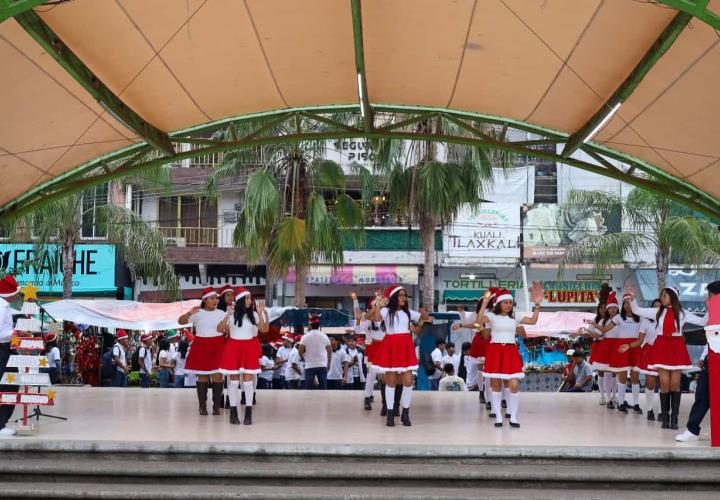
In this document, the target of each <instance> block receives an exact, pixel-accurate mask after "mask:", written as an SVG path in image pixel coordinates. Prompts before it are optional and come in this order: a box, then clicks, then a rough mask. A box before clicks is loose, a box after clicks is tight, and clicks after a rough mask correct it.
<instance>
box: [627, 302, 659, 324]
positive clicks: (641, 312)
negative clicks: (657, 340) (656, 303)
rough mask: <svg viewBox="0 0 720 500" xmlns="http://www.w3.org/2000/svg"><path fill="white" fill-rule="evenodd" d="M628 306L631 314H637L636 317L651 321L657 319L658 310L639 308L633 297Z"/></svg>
mask: <svg viewBox="0 0 720 500" xmlns="http://www.w3.org/2000/svg"><path fill="white" fill-rule="evenodd" d="M630 306H632V312H633V314H637V315H638V316H642V317H643V318H647V319H652V320H654V319H655V318H657V312H658V310H657V309H656V308H654V307H640V305H639V304H638V303H637V300H635V297H633V299H632V300H631V301H630Z"/></svg>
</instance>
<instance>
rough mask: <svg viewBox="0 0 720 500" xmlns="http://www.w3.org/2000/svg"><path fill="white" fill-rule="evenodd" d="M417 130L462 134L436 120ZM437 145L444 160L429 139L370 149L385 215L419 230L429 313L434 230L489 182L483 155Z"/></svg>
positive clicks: (476, 201) (478, 197) (476, 199)
mask: <svg viewBox="0 0 720 500" xmlns="http://www.w3.org/2000/svg"><path fill="white" fill-rule="evenodd" d="M473 126H476V127H482V126H481V125H478V124H473ZM417 127H419V128H420V130H419V131H422V130H429V129H431V128H435V129H436V131H439V132H442V131H446V132H447V133H448V134H451V135H463V134H464V133H465V130H464V129H462V128H461V127H458V126H457V124H455V123H452V122H448V121H446V120H443V119H441V118H429V119H427V120H425V121H423V122H420V123H419V124H417ZM441 144H442V147H443V148H444V152H445V158H446V160H447V161H438V156H439V154H438V153H439V152H438V146H439V144H438V143H434V142H431V141H394V140H387V139H381V140H378V141H376V142H375V143H374V145H373V146H374V148H375V150H376V156H375V158H376V159H375V168H376V171H378V172H379V173H381V174H382V175H384V176H385V178H386V182H387V191H388V198H389V205H390V210H391V212H393V213H394V214H395V215H399V216H404V217H406V218H407V221H408V231H410V230H411V228H412V225H413V224H417V225H418V227H419V230H420V240H421V241H422V246H423V251H424V263H425V264H424V273H423V305H424V306H425V307H426V308H428V310H431V311H432V310H433V309H434V296H435V264H436V256H435V228H436V227H437V226H441V227H444V226H446V225H451V224H452V223H453V222H454V220H455V219H456V217H457V214H458V212H459V211H460V209H461V208H463V207H464V206H466V205H469V206H470V207H471V208H477V207H478V206H479V205H480V203H481V202H482V194H483V192H484V190H485V189H486V188H487V187H489V186H491V185H492V183H493V171H492V166H491V161H490V158H489V156H488V152H487V151H485V150H484V149H482V148H479V147H469V146H462V145H456V144H450V143H441ZM504 161H505V160H503V162H504ZM408 240H409V238H408Z"/></svg>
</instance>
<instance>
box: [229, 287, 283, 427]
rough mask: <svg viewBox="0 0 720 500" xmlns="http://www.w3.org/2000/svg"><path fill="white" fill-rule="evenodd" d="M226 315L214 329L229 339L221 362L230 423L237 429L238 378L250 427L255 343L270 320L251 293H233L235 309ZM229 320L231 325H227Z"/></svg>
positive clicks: (259, 353)
mask: <svg viewBox="0 0 720 500" xmlns="http://www.w3.org/2000/svg"><path fill="white" fill-rule="evenodd" d="M233 309H234V310H232V311H228V313H227V314H226V315H225V316H224V317H223V319H222V320H221V321H220V322H219V323H218V325H217V331H218V332H220V333H224V334H229V335H230V338H229V340H228V341H227V343H226V344H225V349H224V351H223V354H222V359H221V361H220V369H221V371H222V373H224V374H225V375H228V376H229V377H230V380H229V381H228V396H229V398H230V423H231V424H233V425H239V424H240V420H239V418H238V409H237V406H238V389H239V385H240V375H242V379H243V393H244V394H245V417H244V422H243V423H244V424H245V425H251V424H252V403H253V393H254V392H255V381H254V377H255V376H256V375H257V374H258V373H260V371H261V368H260V358H261V357H262V348H261V347H260V341H259V340H258V331H260V332H263V333H264V332H267V331H268V329H269V326H270V325H269V320H268V317H267V313H266V312H265V310H264V307H263V305H262V304H259V305H258V306H257V308H256V307H255V305H254V302H253V300H252V296H251V295H250V292H249V291H248V290H246V289H245V288H242V287H241V288H238V289H237V290H235V307H234V308H233ZM231 318H232V321H230V320H231Z"/></svg>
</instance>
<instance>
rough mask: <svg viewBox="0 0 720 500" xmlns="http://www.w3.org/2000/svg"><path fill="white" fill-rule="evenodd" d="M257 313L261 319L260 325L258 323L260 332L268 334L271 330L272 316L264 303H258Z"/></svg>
mask: <svg viewBox="0 0 720 500" xmlns="http://www.w3.org/2000/svg"><path fill="white" fill-rule="evenodd" d="M257 313H258V316H259V318H260V323H258V331H260V332H261V333H266V332H267V331H268V330H270V316H269V315H268V312H267V310H266V309H265V303H264V302H258V304H257Z"/></svg>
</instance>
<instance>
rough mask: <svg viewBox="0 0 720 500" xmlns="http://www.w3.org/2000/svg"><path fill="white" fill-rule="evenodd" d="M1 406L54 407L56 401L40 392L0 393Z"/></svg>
mask: <svg viewBox="0 0 720 500" xmlns="http://www.w3.org/2000/svg"><path fill="white" fill-rule="evenodd" d="M0 404H3V405H39V406H52V405H54V404H55V399H53V398H51V397H50V396H49V395H48V394H42V393H38V392H0Z"/></svg>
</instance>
